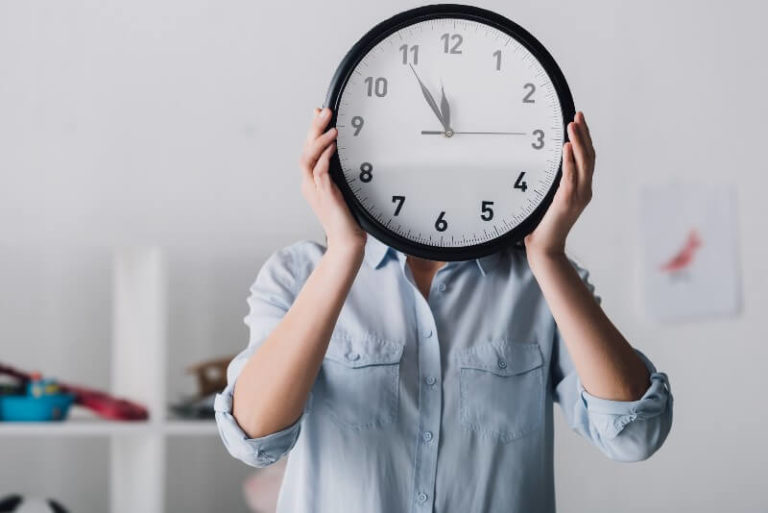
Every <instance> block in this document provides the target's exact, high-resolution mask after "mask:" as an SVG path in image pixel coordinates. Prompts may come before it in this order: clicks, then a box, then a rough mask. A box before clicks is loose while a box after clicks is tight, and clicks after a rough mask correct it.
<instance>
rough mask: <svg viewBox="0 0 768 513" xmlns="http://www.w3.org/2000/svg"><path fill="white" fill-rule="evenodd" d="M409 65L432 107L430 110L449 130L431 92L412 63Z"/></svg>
mask: <svg viewBox="0 0 768 513" xmlns="http://www.w3.org/2000/svg"><path fill="white" fill-rule="evenodd" d="M410 66H411V71H413V74H414V75H415V76H416V80H418V81H419V85H420V86H421V93H422V94H423V95H424V99H425V100H427V103H428V104H429V106H430V108H431V109H432V112H434V113H435V116H437V119H438V120H439V121H440V124H441V125H443V128H445V130H449V127H448V124H447V123H446V122H445V120H444V119H443V115H442V113H441V112H440V109H439V108H438V106H437V103H436V102H435V99H434V98H433V97H432V93H430V92H429V89H427V87H426V86H425V85H424V83H423V82H422V81H421V79H420V78H419V74H418V73H416V70H415V69H414V68H413V64H410Z"/></svg>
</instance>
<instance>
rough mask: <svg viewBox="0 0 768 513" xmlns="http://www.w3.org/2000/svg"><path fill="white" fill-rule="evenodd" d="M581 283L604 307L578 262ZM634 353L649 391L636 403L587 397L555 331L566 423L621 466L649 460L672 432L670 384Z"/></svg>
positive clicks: (556, 374) (558, 392) (556, 372)
mask: <svg viewBox="0 0 768 513" xmlns="http://www.w3.org/2000/svg"><path fill="white" fill-rule="evenodd" d="M574 266H575V267H576V269H577V271H578V273H579V275H580V276H581V278H582V281H584V283H585V284H586V285H587V287H588V288H589V290H590V291H591V292H592V294H593V296H594V297H595V299H596V301H597V302H598V304H599V303H601V299H600V297H599V296H598V295H597V294H596V293H595V287H594V285H593V284H592V283H591V282H590V281H589V272H588V271H587V270H586V269H584V268H583V267H581V266H579V265H578V264H575V263H574ZM635 352H636V353H637V355H638V356H639V357H640V359H641V360H642V361H643V363H644V364H645V366H646V367H647V368H648V372H649V374H650V378H649V384H648V388H647V389H646V391H645V393H644V394H643V395H642V397H640V398H639V399H637V400H636V401H615V400H609V399H602V398H599V397H596V396H593V395H591V394H590V393H588V392H587V391H586V390H585V389H584V386H583V385H582V383H581V380H580V379H579V376H578V374H577V373H576V370H575V368H574V366H573V363H572V361H571V358H570V355H569V354H568V351H567V348H566V347H565V343H564V340H563V339H562V336H561V334H560V332H559V330H558V329H557V328H555V340H554V347H553V365H552V371H553V383H554V384H555V386H554V398H555V400H556V401H557V402H558V403H559V404H560V406H561V408H562V410H563V413H564V414H565V417H566V420H567V421H568V424H569V425H570V426H571V428H572V429H574V430H575V431H576V432H578V433H579V434H581V435H582V436H584V437H586V438H588V439H589V440H591V441H592V443H594V444H595V445H596V446H597V447H598V448H599V449H600V450H601V451H602V452H603V453H604V454H605V455H606V456H608V457H609V458H611V459H613V460H617V461H641V460H644V459H647V458H649V457H650V456H651V455H652V454H653V453H654V452H656V451H657V450H658V449H659V448H660V447H661V446H662V444H663V443H664V440H666V438H667V435H668V434H669V431H670V429H671V427H672V404H673V398H672V392H671V388H670V385H669V379H668V377H667V375H666V374H665V373H663V372H658V371H657V370H656V367H655V366H654V364H653V363H652V362H651V361H650V360H649V359H648V358H647V357H646V355H645V354H644V353H642V352H641V351H639V350H638V349H635Z"/></svg>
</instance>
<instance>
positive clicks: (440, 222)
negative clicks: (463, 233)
mask: <svg viewBox="0 0 768 513" xmlns="http://www.w3.org/2000/svg"><path fill="white" fill-rule="evenodd" d="M444 215H445V211H442V212H440V215H439V216H437V221H435V230H437V231H438V232H444V231H445V230H446V229H448V221H446V220H445V219H443V216H444Z"/></svg>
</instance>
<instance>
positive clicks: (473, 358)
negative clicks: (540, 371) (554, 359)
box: [456, 340, 544, 376]
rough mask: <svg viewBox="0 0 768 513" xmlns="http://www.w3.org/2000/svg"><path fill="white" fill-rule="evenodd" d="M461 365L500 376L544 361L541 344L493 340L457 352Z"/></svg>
mask: <svg viewBox="0 0 768 513" xmlns="http://www.w3.org/2000/svg"><path fill="white" fill-rule="evenodd" d="M456 359H457V362H458V364H459V367H464V368H470V369H479V370H484V371H487V372H492V373H494V374H497V375H499V376H512V375H514V374H521V373H523V372H527V371H530V370H533V369H536V368H538V367H541V366H542V365H543V363H544V361H543V358H542V356H541V350H540V349H539V344H537V343H536V342H533V343H515V342H509V341H506V340H500V341H491V342H486V343H482V344H478V345H476V346H473V347H470V348H468V349H464V350H463V351H460V352H459V353H457V358H456Z"/></svg>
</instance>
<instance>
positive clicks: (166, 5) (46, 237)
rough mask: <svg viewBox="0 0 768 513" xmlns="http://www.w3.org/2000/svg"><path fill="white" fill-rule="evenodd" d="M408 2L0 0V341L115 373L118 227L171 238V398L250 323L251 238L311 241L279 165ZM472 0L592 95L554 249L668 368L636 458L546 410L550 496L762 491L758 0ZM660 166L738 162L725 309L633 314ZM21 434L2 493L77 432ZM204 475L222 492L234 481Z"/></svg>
mask: <svg viewBox="0 0 768 513" xmlns="http://www.w3.org/2000/svg"><path fill="white" fill-rule="evenodd" d="M415 5H417V4H416V3H412V2H404V1H395V2H362V1H360V0H329V1H327V2H310V1H308V0H305V1H303V2H302V3H301V4H298V3H296V2H261V1H250V2H245V1H229V2H212V1H204V0H163V1H161V2H158V1H148V0H142V1H132V2H115V1H100V2H99V1H90V2H89V1H87V0H76V1H75V0H73V1H69V2H62V1H39V2H30V1H23V0H3V1H2V2H0V348H1V350H0V359H1V360H4V361H10V362H14V363H15V364H17V365H18V366H21V367H24V368H39V369H42V370H43V371H45V372H48V373H52V374H53V375H57V376H60V377H61V378H66V379H70V380H73V379H76V380H78V381H80V382H82V383H84V384H89V385H94V386H102V387H106V386H108V383H109V374H108V366H107V362H108V361H109V358H108V357H109V345H108V342H109V333H110V327H109V312H110V304H109V301H110V296H109V293H110V289H109V287H110V282H109V280H110V269H109V265H110V252H111V248H112V247H113V246H115V245H123V244H159V245H162V246H164V247H165V248H167V250H168V251H169V256H170V266H171V272H172V276H171V302H172V304H171V311H172V319H171V323H170V330H171V334H170V335H171V355H170V365H171V368H170V378H169V380H170V381H169V385H170V387H171V390H170V398H175V397H176V396H177V395H178V394H181V393H184V392H186V391H188V390H189V387H190V386H192V382H191V381H190V380H189V379H188V378H186V377H185V376H184V375H183V371H182V369H183V366H184V365H185V364H187V363H191V362H194V361H197V360H200V359H202V358H206V357H209V356H215V355H223V354H227V353H232V352H235V351H237V350H238V349H239V348H241V347H242V346H243V345H244V344H245V343H246V340H247V331H246V329H245V326H244V325H243V324H242V317H243V316H244V315H245V313H246V303H245V298H246V295H247V290H248V287H249V285H250V283H251V281H252V280H253V278H254V277H255V274H256V272H257V271H258V269H259V266H260V265H261V263H262V262H263V260H264V258H265V257H266V256H267V255H268V254H269V253H271V252H272V251H273V250H274V249H276V248H278V247H281V246H283V245H286V244H288V243H290V242H292V241H294V240H297V239H300V238H314V239H316V240H318V241H322V232H321V230H320V226H319V224H318V223H317V222H316V221H315V220H314V218H313V217H312V212H311V210H310V209H309V207H308V206H307V205H306V204H305V203H304V201H303V198H302V197H301V195H300V193H299V172H298V169H297V165H296V162H297V158H298V153H299V150H300V148H301V143H302V141H303V138H304V135H305V132H306V125H307V122H308V120H309V119H310V116H311V110H312V108H313V107H314V106H316V105H319V104H320V103H321V102H322V101H323V99H324V97H325V92H326V87H327V85H328V81H329V80H330V77H331V74H332V72H333V71H334V69H335V67H336V65H337V64H338V61H339V60H340V58H341V57H342V56H343V54H344V53H345V51H346V50H347V49H348V47H349V46H350V45H351V44H352V43H353V42H354V41H356V39H357V38H358V37H359V36H360V35H362V33H364V32H365V31H366V30H367V29H368V28H370V27H371V26H372V25H374V24H375V23H376V22H378V21H380V20H382V19H384V18H386V17H388V16H390V15H392V14H394V13H395V12H398V11H401V10H404V9H406V8H408V7H412V6H415ZM478 5H482V6H484V7H487V8H491V9H494V10H496V11H498V12H500V13H502V14H504V15H507V16H508V17H510V18H512V19H514V20H516V21H518V22H519V23H520V24H522V25H523V26H525V27H527V28H528V29H530V30H531V31H532V32H533V33H534V34H536V35H537V37H539V39H540V40H541V41H542V42H543V43H544V44H545V45H546V46H547V47H548V48H549V50H550V51H551V52H552V54H553V55H554V56H555V58H556V59H557V60H558V62H559V63H560V65H561V67H562V69H563V71H564V73H565V75H566V77H567V79H568V81H569V83H570V86H571V89H572V91H573V94H574V97H575V100H576V104H577V108H580V109H583V110H584V111H585V113H586V114H587V118H588V120H589V122H590V125H591V127H592V131H593V135H594V139H595V146H596V148H597V151H598V165H597V170H596V175H595V178H594V186H595V195H594V199H593V202H592V203H591V204H590V206H589V207H588V209H587V210H586V211H585V214H584V216H583V219H582V220H580V221H579V224H577V226H576V228H575V230H574V232H573V234H572V236H571V239H570V241H569V243H570V249H571V252H572V254H573V255H574V256H577V257H578V258H580V259H581V260H582V261H583V262H584V263H585V264H586V265H587V267H589V268H590V270H591V271H592V276H593V278H594V282H595V283H596V285H597V288H598V290H599V291H600V292H601V295H602V297H603V298H604V299H603V306H604V308H605V310H606V311H607V313H608V314H609V315H610V317H611V318H612V319H613V321H614V322H615V324H616V325H617V326H619V327H620V329H621V330H622V332H623V333H624V334H625V336H627V338H628V339H629V340H630V341H631V342H633V343H634V344H635V345H637V346H638V347H640V348H642V349H643V350H644V351H645V352H646V354H648V355H649V356H650V357H651V358H652V359H653V360H654V361H655V362H656V364H657V365H658V367H659V369H660V370H663V371H666V372H667V373H668V374H669V376H670V379H671V384H672V388H673V392H674V395H675V398H676V410H675V421H674V426H673V430H672V433H671V435H670V437H669V439H668V441H667V444H666V445H665V447H664V448H663V450H662V451H661V452H660V453H658V454H657V455H655V456H654V457H653V458H652V459H650V460H649V461H647V462H643V463H639V464H633V465H629V464H620V463H614V462H611V461H608V460H606V459H605V458H603V457H602V456H601V455H600V454H598V452H597V451H596V450H595V449H593V448H591V447H590V446H588V445H587V444H586V443H585V442H584V441H582V440H581V439H579V438H578V437H577V435H575V434H572V433H570V432H568V431H567V430H566V429H565V427H564V426H563V425H562V423H561V424H560V430H559V431H558V434H557V455H558V456H557V486H558V504H559V508H560V510H561V511H563V512H581V511H591V512H601V511H625V512H626V511H648V510H655V511H660V512H661V511H664V512H677V511H694V510H696V511H700V512H713V513H714V512H721V511H730V512H757V511H766V510H768V494H766V492H765V489H764V488H765V484H766V475H768V474H767V473H766V471H765V468H764V466H763V462H764V461H766V460H767V459H768V443H766V440H765V433H766V429H765V424H766V421H768V402H767V401H766V400H765V396H764V389H765V388H766V385H768V378H766V377H765V374H764V366H765V362H766V361H768V347H767V346H766V344H765V342H766V340H765V336H764V334H765V330H764V329H763V328H762V325H761V322H760V321H762V320H763V319H762V318H761V316H762V314H763V312H764V311H765V309H766V307H767V306H768V280H766V271H768V244H766V242H765V229H764V226H765V223H764V219H765V216H766V214H768V207H767V206H766V201H765V199H764V198H765V192H764V191H765V190H766V186H768V180H767V179H766V174H765V171H766V155H765V146H764V142H763V140H764V138H765V135H766V129H765V119H766V115H768V102H766V100H765V97H764V93H765V91H766V90H768V87H767V86H768V71H766V66H765V64H764V52H765V48H766V47H768V36H766V35H765V32H764V31H763V28H764V27H763V20H764V19H765V16H766V15H768V8H766V7H764V5H765V4H763V3H761V2H758V1H752V2H747V1H741V2H733V1H731V2H725V1H717V2H716V1H708V2H695V1H693V0H685V1H683V0H679V1H676V2H662V1H660V0H656V1H646V2H615V1H610V0H604V1H588V2H584V1H582V2H564V1H563V2H554V1H543V0H525V1H523V0H520V1H517V2H502V1H488V2H482V3H479V4H478ZM299 6H300V7H299ZM671 180H683V181H685V180H692V181H698V180H702V181H705V182H725V183H734V184H736V185H737V186H738V193H739V200H740V206H739V220H740V221H739V230H740V236H741V245H740V248H739V252H740V254H741V264H742V272H743V277H744V305H745V307H744V311H743V313H742V315H741V316H740V317H737V318H731V319H711V320H706V321H705V322H696V323H693V322H690V323H685V324H680V325H672V326H667V325H657V324H654V323H653V322H650V321H649V320H647V319H646V318H645V317H644V315H643V312H642V311H641V302H640V295H639V290H640V285H641V284H640V282H639V277H638V275H637V271H636V270H637V269H638V267H639V255H640V247H639V245H638V236H639V230H638V208H637V192H638V188H639V186H640V185H642V184H645V183H666V182H667V181H671ZM213 443H216V441H215V440H210V441H208V442H205V443H203V442H201V444H202V445H206V444H208V445H206V446H205V447H199V448H196V447H195V444H192V443H186V442H185V444H184V445H181V446H180V447H183V451H181V454H183V455H184V456H183V457H181V458H176V460H175V461H174V460H172V461H171V469H170V471H171V472H181V471H182V470H183V468H184V463H185V462H187V461H190V458H192V461H194V460H195V458H196V457H195V456H194V454H190V451H195V450H196V449H197V450H199V451H201V452H200V455H201V456H200V457H199V458H198V459H203V458H204V457H205V455H206V454H210V453H211V451H212V449H211V447H210V446H209V445H210V444H213ZM54 446H55V447H54ZM24 447H25V448H28V449H29V453H30V454H31V456H30V458H29V459H28V460H27V459H25V458H21V459H20V458H19V457H18V453H19V451H18V447H15V448H14V447H10V442H9V440H7V439H0V462H2V461H9V458H10V457H12V458H13V459H12V461H14V464H13V465H12V466H10V467H9V466H7V465H5V464H0V493H2V492H4V491H6V489H10V488H12V487H13V486H14V485H16V486H19V485H20V483H27V482H28V478H29V476H31V475H34V474H35V473H36V472H37V470H38V468H40V467H41V463H40V461H41V459H42V458H43V455H42V454H37V452H39V451H46V452H45V461H46V462H48V464H47V467H49V470H48V471H46V472H47V474H46V475H49V476H54V475H58V474H59V473H60V472H65V468H66V467H65V464H66V463H67V462H68V461H71V460H72V459H73V458H75V457H79V456H77V455H79V454H81V452H80V449H79V447H80V446H79V445H78V443H77V442H74V441H65V442H62V443H61V445H59V444H53V443H45V444H42V446H41V448H40V449H36V448H35V447H37V443H33V442H30V443H27V444H26V445H25V446H24ZM213 450H215V449H213ZM221 450H223V447H222V448H221ZM25 452H26V451H25ZM176 452H177V453H178V452H179V451H176ZM172 453H173V451H172ZM105 457H106V453H105V452H104V451H103V450H99V448H98V447H96V448H90V447H89V450H88V451H86V452H85V454H84V456H82V457H79V458H80V459H81V460H85V464H84V467H85V468H90V469H95V470H92V471H90V472H88V471H86V472H85V473H84V474H82V475H83V477H85V476H89V478H90V476H97V477H98V476H99V472H100V471H101V470H100V469H103V468H104V467H105V463H104V461H105V460H104V459H103V458H105ZM206 460H207V459H206ZM211 465H212V466H214V465H215V466H216V469H215V470H214V469H212V471H211V476H213V475H214V472H215V473H216V475H225V476H232V477H231V478H232V479H238V480H239V479H241V477H242V475H243V472H242V469H241V468H239V466H238V465H236V464H235V463H234V462H230V461H229V460H221V459H218V460H216V461H214V462H213V463H211ZM50 469H53V470H50ZM51 479H52V478H51ZM58 479H59V481H57V482H56V483H57V484H55V486H54V488H55V491H56V492H57V493H58V494H59V496H62V497H63V498H64V497H66V498H70V502H69V503H70V505H73V506H75V505H76V506H77V507H78V508H81V509H82V511H98V510H100V509H101V510H103V509H104V508H106V506H105V505H106V504H107V500H106V495H105V492H103V491H102V492H99V491H98V487H94V486H93V484H92V483H90V484H89V483H84V482H83V480H80V479H77V476H76V475H72V474H71V473H70V474H69V475H68V477H59V478H58ZM200 479H201V478H198V481H199V480H200ZM211 479H213V477H212V478H211ZM171 482H172V483H175V482H179V481H178V478H175V479H174V480H172V481H171ZM105 483H106V481H105ZM237 488H238V487H237V486H235V487H233V486H232V485H231V484H230V485H229V486H228V488H227V489H228V490H230V489H231V490H237ZM201 489H202V490H203V491H207V490H210V492H211V493H214V492H215V490H217V488H216V487H215V485H214V484H210V483H209V484H208V485H207V487H205V486H204V487H202V488H201ZM183 493H189V490H186V492H183V491H182V490H180V489H179V488H178V487H174V488H172V489H171V490H169V494H170V496H171V497H170V498H169V503H170V504H185V505H186V504H192V503H194V502H191V501H189V500H188V496H184V495H183ZM100 494H101V495H100ZM86 495H89V496H90V497H91V498H90V499H86V498H84V497H85V496H86ZM218 499H219V500H222V501H224V503H225V504H227V505H229V506H231V510H233V511H234V510H236V509H238V506H236V504H237V503H238V501H239V497H237V494H236V493H234V492H229V493H227V494H224V495H221V496H220V497H218ZM240 508H242V506H241V507H240ZM206 509H210V508H206ZM224 509H225V508H224Z"/></svg>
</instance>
